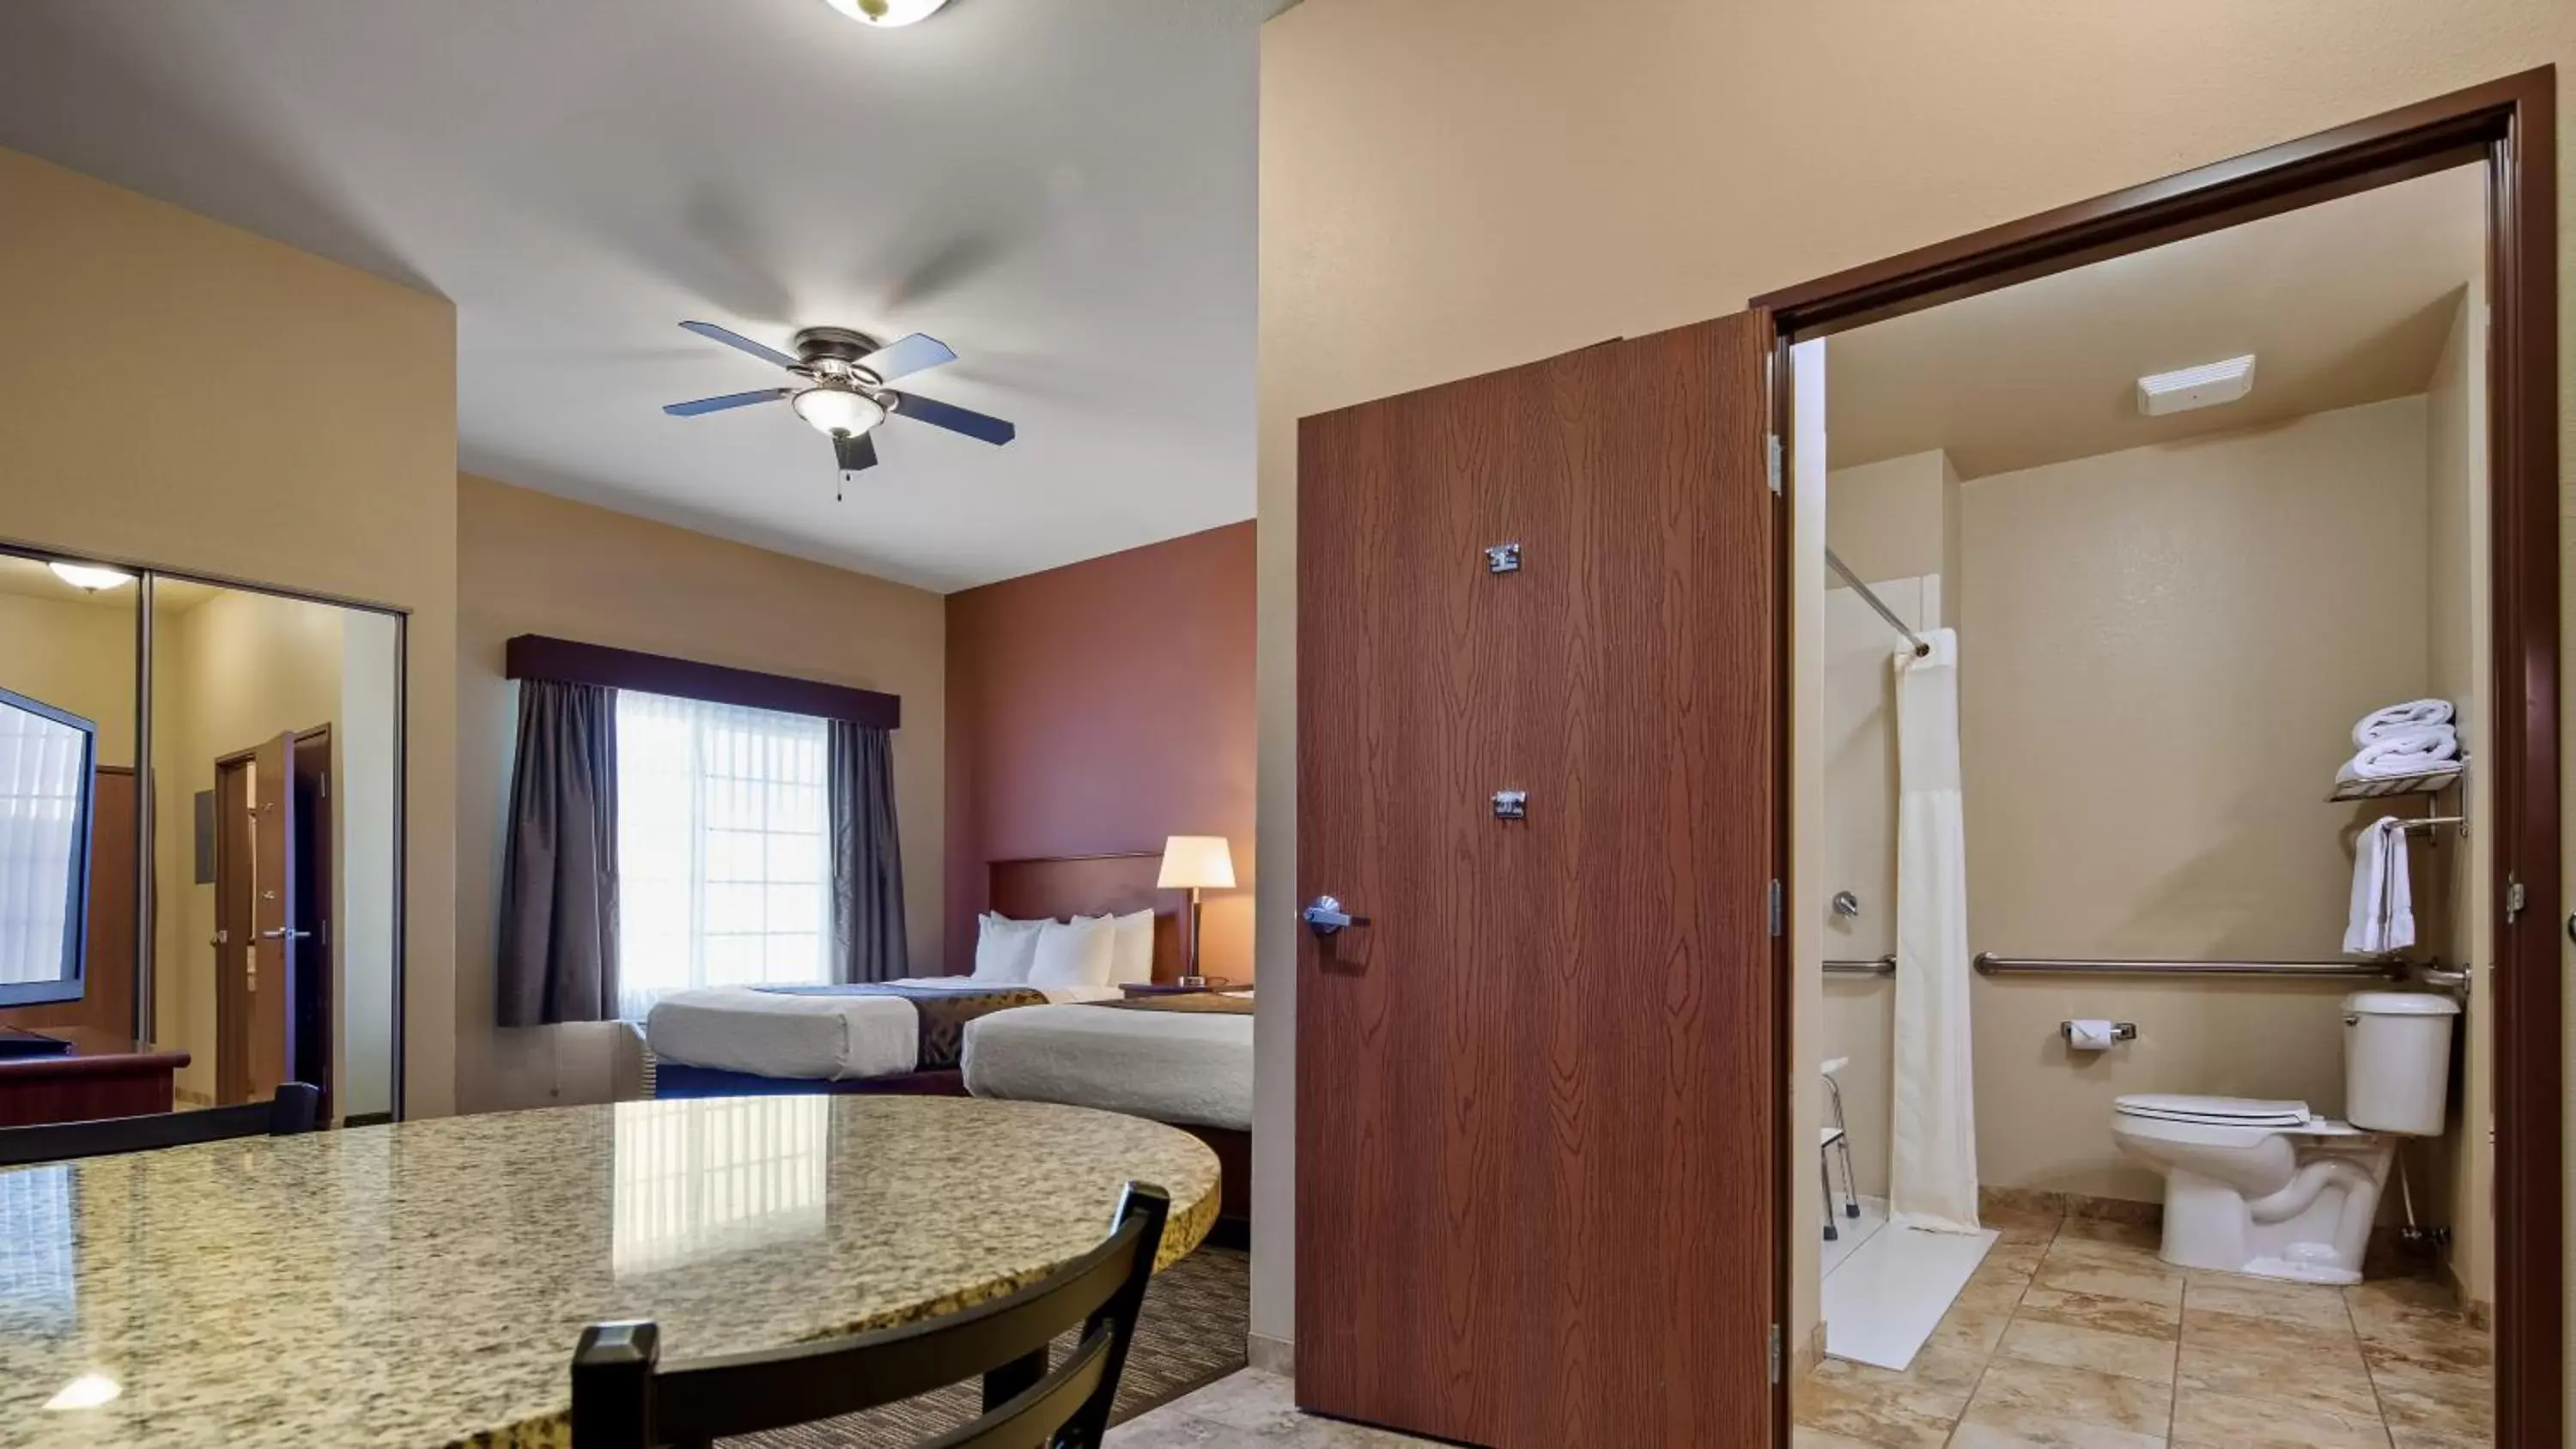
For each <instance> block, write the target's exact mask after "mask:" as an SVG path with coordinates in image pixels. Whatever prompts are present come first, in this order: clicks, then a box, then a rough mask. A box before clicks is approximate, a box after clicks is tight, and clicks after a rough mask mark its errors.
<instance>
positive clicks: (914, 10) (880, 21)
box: [824, 0, 948, 27]
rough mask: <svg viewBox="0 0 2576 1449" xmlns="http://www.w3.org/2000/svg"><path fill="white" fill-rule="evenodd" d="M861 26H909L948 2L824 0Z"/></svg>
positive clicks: (937, 0) (919, 0) (936, 0)
mask: <svg viewBox="0 0 2576 1449" xmlns="http://www.w3.org/2000/svg"><path fill="white" fill-rule="evenodd" d="M824 3H825V4H827V5H830V6H831V7H832V8H833V9H835V10H838V11H840V12H841V13H842V14H844V15H846V16H848V17H850V18H851V19H852V20H855V21H857V22H859V23H860V24H861V25H882V26H889V27H891V26H896V25H910V24H912V23H913V22H914V21H916V20H926V19H928V18H929V17H930V15H931V14H932V12H934V11H936V10H938V9H939V7H940V6H942V5H945V4H947V3H948V0H824Z"/></svg>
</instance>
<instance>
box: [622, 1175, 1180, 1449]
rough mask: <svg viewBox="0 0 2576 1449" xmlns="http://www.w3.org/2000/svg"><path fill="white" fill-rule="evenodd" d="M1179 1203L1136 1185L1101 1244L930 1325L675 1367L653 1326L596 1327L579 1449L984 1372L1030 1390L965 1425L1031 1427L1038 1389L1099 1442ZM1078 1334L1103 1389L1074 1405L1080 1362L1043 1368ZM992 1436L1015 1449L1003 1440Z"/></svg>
mask: <svg viewBox="0 0 2576 1449" xmlns="http://www.w3.org/2000/svg"><path fill="white" fill-rule="evenodd" d="M1170 1207H1171V1202H1170V1199H1169V1198H1168V1197H1167V1196H1166V1195H1165V1194H1164V1193H1163V1191H1162V1190H1161V1189H1160V1188H1156V1187H1150V1186H1147V1185H1145V1184H1142V1183H1129V1184H1128V1185H1127V1190H1126V1192H1125V1194H1124V1195H1123V1196H1122V1198H1121V1200H1120V1203H1119V1209H1118V1217H1117V1220H1116V1222H1115V1224H1114V1225H1113V1227H1112V1229H1111V1231H1110V1234H1109V1236H1108V1237H1107V1238H1106V1239H1104V1240H1103V1241H1102V1242H1101V1243H1100V1245H1099V1246H1098V1247H1096V1248H1093V1249H1092V1250H1091V1251H1089V1252H1087V1253H1085V1254H1084V1255H1083V1256H1082V1257H1081V1258H1080V1259H1077V1260H1076V1261H1075V1262H1073V1263H1071V1264H1069V1265H1067V1266H1066V1267H1064V1268H1062V1269H1059V1270H1057V1271H1056V1272H1054V1273H1051V1274H1049V1275H1048V1276H1047V1277H1046V1278H1045V1279H1044V1280H1042V1281H1040V1282H1037V1283H1034V1284H1031V1285H1029V1286H1027V1287H1025V1288H1022V1289H1020V1290H1018V1291H1017V1292H1014V1293H1011V1294H1009V1295H1008V1296H1006V1297H1003V1298H998V1299H995V1300H993V1301H992V1302H989V1303H982V1304H977V1305H975V1306H974V1307H971V1308H967V1309H964V1310H962V1311H960V1312H957V1313H953V1314H948V1315H945V1316H943V1317H940V1318H936V1319H932V1320H930V1321H927V1322H924V1323H915V1324H907V1325H904V1326H902V1327H899V1328H890V1329H882V1330H879V1331H876V1332H873V1333H864V1334H857V1335H853V1336H849V1337H844V1338H837V1339H830V1340H826V1341H824V1342H821V1343H812V1344H799V1345H795V1346H792V1347H788V1348H782V1349H775V1350H765V1351H761V1352H757V1353H740V1354H727V1355H723V1356H720V1357H713V1358H706V1359H699V1360H694V1361H686V1362H682V1363H677V1364H673V1365H671V1366H669V1367H662V1366H659V1365H658V1364H657V1363H656V1362H655V1360H656V1359H657V1358H658V1355H659V1350H660V1339H659V1331H658V1329H656V1328H655V1326H654V1325H652V1324H649V1323H616V1324H600V1325H595V1326H593V1327H592V1328H590V1329H588V1330H587V1331H585V1332H584V1333H583V1334H582V1339H581V1344H580V1346H579V1348H577V1349H576V1350H575V1352H574V1355H573V1370H572V1387H573V1445H574V1449H660V1446H664V1445H670V1444H695V1443H701V1442H704V1441H708V1440H713V1439H718V1438H724V1437H728V1436H731V1435H736V1434H751V1433H758V1432H760V1431H762V1430H767V1429H778V1428H784V1427H787V1426H789V1425H794V1424H808V1423H813V1422H815V1421H817V1420H820V1419H828V1418H833V1417H835V1416H838V1415H841V1414H849V1413H856V1412H858V1411H860V1410H863V1409H872V1408H877V1407H880V1406H882V1405H885V1404H891V1403H894V1402H896V1401H898V1400H902V1399H908V1398H911V1397H913V1396H914V1395H916V1394H921V1393H926V1392H928V1391H930V1390H932V1389H937V1388H943V1387H946V1386H948V1385H951V1384H957V1383H962V1382H965V1381H966V1380H969V1379H972V1378H974V1377H976V1376H977V1375H989V1376H990V1377H988V1378H987V1380H986V1382H987V1385H988V1390H989V1388H990V1386H991V1385H994V1384H997V1383H1007V1384H1009V1385H1010V1389H1011V1390H1012V1391H1016V1390H1018V1389H1019V1388H1020V1387H1021V1386H1022V1385H1023V1384H1026V1385H1027V1390H1026V1392H1013V1393H1012V1394H1011V1397H1009V1399H1008V1402H1006V1403H1001V1404H995V1403H994V1398H995V1396H996V1395H995V1394H994V1393H991V1392H988V1395H987V1398H986V1403H987V1405H988V1408H989V1412H988V1413H986V1414H985V1415H984V1416H983V1417H982V1418H979V1419H977V1420H976V1421H975V1422H974V1423H973V1424H971V1425H968V1426H967V1427H968V1428H969V1429H974V1430H976V1431H977V1432H979V1433H980V1432H982V1431H983V1430H984V1429H986V1428H990V1427H994V1426H996V1425H1000V1424H1003V1423H1005V1422H1013V1423H1016V1422H1021V1421H1023V1420H1026V1421H1027V1422H1035V1420H1029V1419H1027V1413H1028V1406H1029V1404H1030V1403H1031V1402H1034V1401H1033V1400H1032V1399H1031V1396H1032V1395H1038V1396H1039V1399H1041V1400H1042V1401H1043V1402H1044V1403H1046V1404H1055V1403H1058V1402H1059V1401H1061V1402H1063V1403H1065V1404H1067V1405H1069V1406H1070V1407H1069V1408H1068V1409H1067V1415H1068V1419H1067V1420H1065V1421H1058V1425H1057V1427H1061V1426H1062V1424H1063V1423H1064V1422H1071V1421H1079V1422H1082V1423H1086V1424H1094V1425H1096V1426H1097V1427H1096V1428H1095V1429H1094V1430H1093V1436H1094V1437H1095V1438H1096V1436H1097V1432H1098V1430H1099V1429H1105V1428H1106V1426H1107V1423H1108V1413H1109V1408H1110V1404H1111V1401H1112V1400H1113V1399H1114V1398H1115V1396H1116V1394H1117V1385H1118V1376H1119V1374H1120V1372H1121V1371H1122V1370H1123V1368H1124V1366H1125V1363H1126V1357H1127V1348H1128V1344H1129V1342H1130V1341H1131V1340H1132V1338H1133V1337H1134V1334H1135V1325H1136V1317H1137V1314H1138V1313H1139V1311H1141V1309H1142V1307H1143V1303H1144V1290H1145V1285H1146V1283H1147V1282H1148V1281H1149V1280H1150V1279H1151V1278H1152V1276H1153V1271H1154V1259H1155V1257H1156V1256H1157V1254H1158V1253H1159V1252H1160V1250H1161V1246H1162V1236H1163V1225H1164V1222H1165V1221H1166V1219H1167V1217H1168V1215H1169V1213H1170ZM1076 1328H1080V1329H1083V1330H1084V1335H1085V1337H1084V1342H1085V1345H1086V1346H1088V1345H1090V1344H1091V1343H1092V1342H1093V1341H1094V1340H1097V1343H1098V1349H1097V1354H1096V1363H1095V1364H1094V1368H1095V1369H1096V1371H1097V1379H1098V1380H1099V1381H1098V1382H1095V1383H1094V1384H1093V1387H1092V1388H1091V1390H1089V1391H1087V1392H1084V1393H1078V1394H1072V1395H1070V1396H1069V1397H1067V1396H1065V1395H1063V1394H1061V1393H1060V1392H1059V1391H1060V1390H1062V1388H1063V1380H1064V1376H1065V1374H1066V1371H1067V1370H1068V1369H1070V1368H1073V1367H1075V1361H1076V1360H1077V1359H1079V1358H1082V1357H1083V1354H1082V1353H1079V1352H1077V1353H1076V1354H1073V1355H1069V1356H1068V1357H1067V1359H1066V1361H1065V1363H1064V1364H1063V1365H1059V1366H1058V1367H1057V1369H1056V1370H1055V1371H1054V1372H1052V1373H1046V1372H1044V1364H1045V1356H1046V1353H1047V1349H1048V1346H1049V1345H1050V1344H1051V1343H1052V1342H1053V1341H1054V1340H1055V1339H1056V1338H1058V1337H1060V1336H1061V1335H1063V1334H1065V1333H1066V1332H1068V1331H1071V1330H1073V1329H1076ZM639 1363H640V1364H641V1367H640V1368H639V1367H638V1365H639ZM1032 1365H1034V1366H1032ZM1023 1374H1025V1376H1024V1377H1023V1376H1021V1375H1023ZM1032 1379H1033V1380H1035V1382H1034V1383H1031V1382H1029V1381H1030V1380H1032ZM1041 1391H1044V1392H1043V1393H1042V1392H1041ZM1014 1432H1015V1431H1014ZM1050 1433H1052V1430H1050ZM943 1442H944V1441H943ZM959 1442H961V1443H966V1442H972V1443H977V1444H981V1443H983V1442H984V1441H982V1440H961V1441H959ZM991 1442H992V1443H993V1444H994V1445H996V1446H1000V1445H1007V1444H1010V1443H1013V1442H1017V1441H1015V1440H1013V1439H1012V1438H1011V1437H1009V1435H1008V1434H1005V1435H1004V1437H1002V1438H999V1439H995V1440H993V1441H991Z"/></svg>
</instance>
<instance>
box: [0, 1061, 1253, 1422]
mask: <svg viewBox="0 0 2576 1449" xmlns="http://www.w3.org/2000/svg"><path fill="white" fill-rule="evenodd" d="M1130 1180H1136V1181H1142V1182H1149V1183H1153V1184H1156V1185H1158V1186H1160V1187H1162V1188H1163V1189H1164V1190H1165V1191H1167V1192H1168V1193H1170V1194H1171V1199H1172V1210H1171V1218H1170V1222H1169V1225H1168V1226H1167V1228H1166V1229H1165V1233H1164V1238H1163V1248H1162V1254H1161V1262H1162V1264H1168V1263H1170V1262H1172V1261H1173V1260H1175V1259H1177V1258H1179V1257H1181V1256H1182V1255H1184V1254H1186V1253H1188V1252H1189V1251H1190V1250H1191V1249H1192V1248H1195V1247H1196V1246H1197V1245H1198V1243H1199V1240H1200V1239H1201V1238H1203V1237H1205V1236H1206V1234H1207V1230H1208V1227H1209V1225H1210V1224H1211V1223H1212V1222H1213V1221H1214V1220H1215V1218H1216V1212H1217V1161H1216V1157H1215V1154H1213V1153H1211V1152H1209V1151H1208V1149H1207V1148H1206V1147H1205V1146H1203V1145H1202V1144H1201V1143H1199V1142H1198V1140H1197V1139H1195V1138H1193V1137H1191V1136H1189V1135H1188V1134H1187V1133H1184V1132H1180V1131H1177V1130H1175V1129H1173V1128H1170V1127H1165V1126H1162V1125H1161V1124H1159V1123H1154V1122H1147V1121H1144V1120H1142V1119H1140V1118H1134V1117H1122V1116H1117V1115H1114V1114H1111V1113H1107V1112H1095V1111H1090V1110H1087V1109H1084V1108H1079V1107H1061V1106H1053V1105H1049V1104H1045V1103H1031V1102H992V1101H980V1100H972V1099H965V1098H939V1097H875V1096H863V1095H854V1096H829V1097H823V1096H814V1097H729V1098H705V1099H697V1100H689V1101H665V1102H629V1103H621V1104H619V1105H616V1106H613V1107H610V1106H597V1107H566V1108H556V1109H551V1110H546V1111H532V1112H503V1113H494V1114H490V1115H485V1116H476V1117H449V1118H441V1119H438V1120H434V1121H425V1122H407V1123H400V1124H397V1125H394V1126H391V1127H367V1128H358V1129H354V1130H347V1131H338V1132H321V1133H315V1134H312V1135H310V1136H304V1137H290V1138H255V1139H250V1140H247V1141H240V1142H222V1143H209V1144H205V1145H202V1146H196V1147H182V1148H174V1149H170V1150H167V1151H162V1152H151V1153H140V1154H135V1155H132V1156H127V1157H109V1158H94V1159H90V1160H87V1161H83V1162H74V1163H61V1164H50V1165H40V1166H34V1167H21V1168H10V1169H0V1440H5V1441H6V1442H8V1443H10V1444H13V1445H17V1444H24V1445H37V1446H73V1445H77V1446H93V1445H97V1446H105V1445H117V1446H131V1449H158V1446H183V1445H184V1446H197V1445H263V1446H278V1445H316V1446H321V1445H328V1446H332V1449H349V1446H355V1445H401V1446H419V1445H440V1444H460V1443H461V1444H475V1445H548V1446H558V1445H569V1443H570V1442H571V1433H570V1426H569V1423H568V1420H567V1413H566V1411H567V1409H568V1408H569V1405H570V1402H571V1387H570V1383H571V1381H570V1377H569V1374H570V1364H571V1361H572V1350H573V1345H574V1342H575V1341H576V1340H577V1339H578V1338H579V1337H580V1334H581V1330H582V1328H583V1327H584V1326H585V1325H587V1324H590V1323H594V1322H600V1321H604V1320H612V1319H628V1318H648V1319H653V1320H655V1321H657V1322H659V1323H660V1324H661V1325H662V1342H663V1352H664V1354H665V1356H666V1357H667V1358H675V1359H676V1358H693V1357H697V1356H699V1355H702V1354H712V1353H726V1352H733V1351H737V1350H742V1349H752V1348H762V1347H775V1346H779V1345H784V1344H788V1343H794V1342H798V1341H801V1340H807V1339H814V1338H820V1337H827V1336H830V1335H833V1334H838V1333H848V1332H855V1331H859V1330H863V1329H870V1328H882V1327H887V1326H890V1325H894V1324H899V1323H905V1322H910V1321H913V1320H916V1319H921V1318H926V1317H929V1316H932V1315H935V1314H938V1313H942V1312H947V1311H950V1310H953V1309H956V1308H960V1307H963V1306H966V1305H968V1304H972V1303H976V1302H980V1301H983V1300H985V1299H989V1298H994V1297H998V1296H1000V1295H1002V1294H1004V1293H1008V1292H1010V1291H1011V1290H1012V1289H1014V1288H1016V1287H1019V1286H1021V1285H1022V1284H1025V1283H1027V1282H1030V1281H1032V1280H1034V1279H1036V1278H1039V1277H1042V1276H1044V1275H1045V1274H1046V1273H1047V1272H1048V1271H1049V1270H1050V1269H1052V1268H1054V1267H1056V1266H1058V1265H1060V1264H1062V1263H1065V1262H1068V1261H1070V1260H1072V1259H1073V1258H1076V1257H1079V1256H1080V1255H1081V1254H1082V1253H1084V1252H1085V1251H1087V1250H1088V1249H1090V1248H1092V1247H1093V1246H1095V1245H1097V1244H1098V1243H1099V1241H1100V1239H1101V1238H1102V1237H1103V1236H1104V1235H1105V1234H1106V1233H1107V1232H1108V1231H1109V1227H1110V1218H1111V1214H1112V1212H1113V1211H1114V1209H1115V1207H1116V1204H1117V1201H1118V1196H1119V1192H1120V1190H1121V1188H1122V1187H1123V1186H1124V1184H1126V1183H1127V1182H1128V1181H1130ZM1158 1266H1160V1265H1159V1264H1158Z"/></svg>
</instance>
